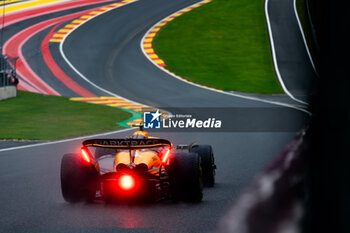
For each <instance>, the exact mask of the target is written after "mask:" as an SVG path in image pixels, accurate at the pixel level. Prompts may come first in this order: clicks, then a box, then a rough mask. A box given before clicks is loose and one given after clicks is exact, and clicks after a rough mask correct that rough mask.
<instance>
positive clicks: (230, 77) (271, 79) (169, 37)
mask: <svg viewBox="0 0 350 233" xmlns="http://www.w3.org/2000/svg"><path fill="white" fill-rule="evenodd" d="M153 47H154V49H155V52H156V53H157V54H158V55H159V56H160V58H161V59H163V60H164V61H165V63H166V64H167V69H169V70H171V71H173V72H174V73H176V74H178V75H180V76H182V77H184V78H186V79H188V80H190V81H192V82H195V83H200V84H203V85H206V86H211V87H215V88H218V89H221V90H226V91H229V90H236V91H242V92H251V93H283V91H282V88H281V87H280V84H279V82H278V80H277V78H276V75H275V72H274V67H273V61H272V56H271V50H270V44H269V38H268V31H267V25H266V19H265V13H264V0H245V1H241V0H230V1H227V0H214V1H213V2H211V3H208V4H205V5H203V6H201V7H199V8H197V9H195V10H193V11H190V12H188V13H186V14H184V15H182V16H180V17H179V18H176V19H175V20H173V21H171V22H170V23H168V24H167V25H165V27H164V28H162V29H161V30H160V31H159V32H158V33H157V35H156V37H155V40H154V42H153Z"/></svg>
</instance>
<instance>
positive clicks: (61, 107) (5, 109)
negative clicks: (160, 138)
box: [0, 91, 132, 140]
mask: <svg viewBox="0 0 350 233" xmlns="http://www.w3.org/2000/svg"><path fill="white" fill-rule="evenodd" d="M131 116H132V115H131V114H130V113H128V112H124V111H122V110H120V109H117V108H112V107H106V106H101V105H95V104H88V103H81V102H75V101H70V100H69V99H68V98H66V97H58V96H44V95H39V94H34V93H30V92H23V91H19V92H18V97H16V98H12V99H8V100H3V101H0V127H1V129H0V139H28V140H54V139H61V138H69V137H75V136H80V135H88V134H94V133H101V132H105V131H111V130H116V129H118V128H121V126H118V125H116V123H117V122H120V121H124V120H126V119H128V118H130V117H131Z"/></svg>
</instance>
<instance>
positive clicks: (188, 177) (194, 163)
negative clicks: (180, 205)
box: [169, 152, 203, 202]
mask: <svg viewBox="0 0 350 233" xmlns="http://www.w3.org/2000/svg"><path fill="white" fill-rule="evenodd" d="M169 179H170V191H171V195H172V199H173V200H174V201H179V200H183V201H188V202H200V201H202V198H203V181H202V168H201V159H200V157H199V155H198V154H196V153H189V152H176V153H174V154H173V156H172V157H171V160H170V167H169Z"/></svg>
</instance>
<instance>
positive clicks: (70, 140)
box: [0, 128, 136, 152]
mask: <svg viewBox="0 0 350 233" xmlns="http://www.w3.org/2000/svg"><path fill="white" fill-rule="evenodd" d="M133 129H136V128H127V129H121V130H117V131H112V132H107V133H101V134H94V135H88V136H81V137H76V138H69V139H62V140H57V141H51V142H42V143H37V144H30V145H24V146H15V147H9V148H4V149H0V152H4V151H11V150H19V149H26V148H31V147H38V146H46V145H52V144H59V143H64V142H72V141H77V140H82V139H86V138H93V137H101V136H108V135H111V134H118V133H124V132H127V131H130V130H133Z"/></svg>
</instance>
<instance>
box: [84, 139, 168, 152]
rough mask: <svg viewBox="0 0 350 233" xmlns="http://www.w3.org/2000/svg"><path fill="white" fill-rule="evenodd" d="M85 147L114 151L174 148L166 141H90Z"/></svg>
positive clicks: (85, 143)
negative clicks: (111, 149)
mask: <svg viewBox="0 0 350 233" xmlns="http://www.w3.org/2000/svg"><path fill="white" fill-rule="evenodd" d="M83 146H84V147H89V146H91V147H102V148H113V149H126V150H133V149H147V148H156V147H162V146H169V147H172V144H171V142H169V141H168V140H165V139H159V138H157V139H90V140H86V141H84V142H83Z"/></svg>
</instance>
